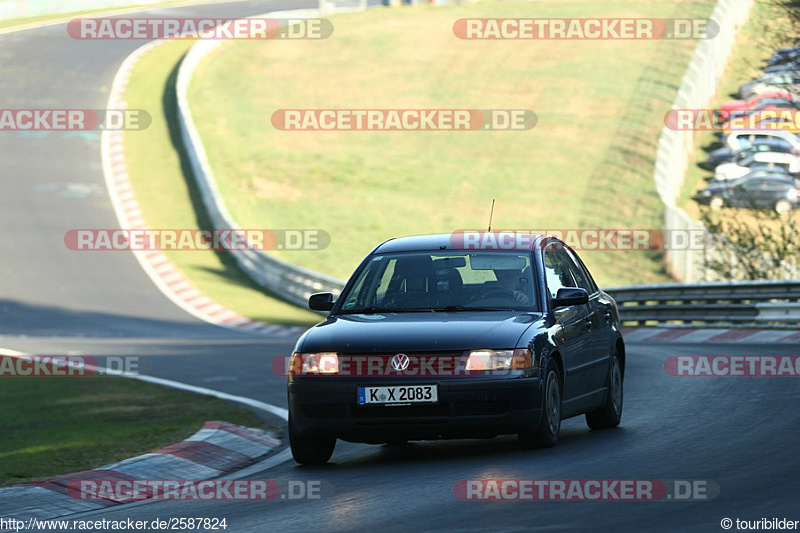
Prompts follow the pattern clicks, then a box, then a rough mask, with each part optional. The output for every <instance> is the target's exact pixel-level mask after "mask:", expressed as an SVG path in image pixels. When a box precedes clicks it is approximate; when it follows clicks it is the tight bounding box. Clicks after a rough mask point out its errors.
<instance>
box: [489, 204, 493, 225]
mask: <svg viewBox="0 0 800 533" xmlns="http://www.w3.org/2000/svg"><path fill="white" fill-rule="evenodd" d="M493 216H494V198H492V211H491V213H489V231H492V217H493Z"/></svg>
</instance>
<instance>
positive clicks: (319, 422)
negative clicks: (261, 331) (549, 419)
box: [288, 234, 624, 462]
mask: <svg viewBox="0 0 800 533" xmlns="http://www.w3.org/2000/svg"><path fill="white" fill-rule="evenodd" d="M536 239H537V240H536V241H534V244H533V246H531V249H532V251H530V252H529V253H531V255H532V262H531V265H532V270H533V277H534V283H535V284H537V285H538V290H537V291H534V292H535V294H538V295H539V296H538V299H539V300H540V301H539V302H538V307H537V308H538V309H541V310H542V311H541V312H532V311H527V312H522V311H513V310H507V311H454V312H447V311H438V312H427V311H426V312H407V313H383V314H379V315H369V316H365V315H358V314H341V313H339V310H340V308H341V306H342V302H343V301H344V298H340V299H339V300H338V301H337V302H336V303H335V304H334V305H333V309H332V310H331V312H330V314H329V316H328V318H327V319H325V320H323V321H322V322H320V323H319V324H317V325H316V326H314V327H312V328H311V329H309V330H308V331H306V332H305V333H304V334H303V335H302V336H301V337H300V339H299V340H298V341H297V344H296V346H295V350H294V351H295V353H316V352H338V353H340V354H358V355H368V354H376V355H387V356H390V355H394V354H396V353H400V352H402V353H407V354H412V353H413V354H421V353H425V354H436V353H443V354H444V353H447V354H464V353H466V352H468V351H469V350H474V349H498V350H499V349H514V348H530V349H531V351H532V353H533V359H534V365H533V367H532V368H531V369H526V370H511V371H508V372H506V373H504V374H503V375H495V374H492V373H480V374H478V375H470V376H448V377H442V376H438V377H435V378H430V377H424V378H419V379H418V378H414V379H411V380H409V378H397V377H386V376H381V377H369V378H364V377H351V376H302V375H294V376H290V377H289V380H288V396H289V411H290V422H291V423H290V426H291V427H292V428H293V431H294V432H295V434H296V435H307V436H318V437H323V438H330V437H335V438H340V439H344V440H350V441H356V442H369V443H380V442H393V441H397V440H402V441H404V440H417V439H436V438H458V437H492V436H495V435H498V434H507V433H519V432H521V431H523V430H524V429H525V428H527V427H530V426H532V425H533V426H535V425H536V424H537V423H538V421H539V420H540V417H541V416H542V409H541V405H540V403H541V397H542V380H543V377H544V370H545V369H546V368H547V365H548V362H549V361H550V360H553V361H554V362H555V364H556V366H557V368H558V370H559V373H560V375H561V383H562V389H563V395H562V396H563V401H562V406H563V407H562V418H568V417H571V416H576V415H580V414H583V413H587V412H590V411H593V410H596V409H599V407H600V406H601V405H603V402H604V401H605V399H606V397H607V395H608V391H607V388H606V386H607V376H608V372H609V367H610V361H611V355H610V354H612V353H613V352H615V350H616V353H618V354H619V358H620V364H621V365H622V367H623V368H624V344H623V339H622V333H621V328H620V323H619V315H618V311H617V306H616V303H615V302H614V300H613V299H612V298H611V297H610V296H609V295H608V294H606V293H605V292H603V291H602V290H600V289H598V288H597V286H596V284H595V283H594V281H593V280H592V279H591V276H590V275H589V274H588V271H586V269H585V266H584V265H583V263H582V262H581V261H580V259H579V258H577V255H574V259H575V261H576V263H577V268H579V269H583V271H582V275H583V276H584V277H587V278H588V283H589V284H590V285H591V289H592V290H591V291H587V292H586V293H585V294H584V295H583V297H584V299H585V300H586V303H584V304H582V305H565V306H561V307H558V308H555V307H554V301H553V299H552V298H551V297H550V292H548V287H547V284H546V279H545V266H544V248H545V246H546V245H547V244H548V243H553V244H556V245H558V246H561V247H563V248H566V249H568V248H567V247H566V245H565V244H563V243H562V242H561V241H558V240H557V239H554V238H552V237H541V236H537V237H536ZM452 249H453V247H452V244H451V242H450V235H447V234H443V235H427V236H418V237H406V238H400V239H393V240H389V241H386V242H385V243H383V244H381V245H380V246H378V247H377V248H375V250H373V251H372V252H371V253H370V255H368V256H367V258H365V260H364V261H363V262H362V263H361V265H360V266H359V267H358V269H357V270H356V271H355V273H354V274H353V276H352V277H351V278H350V280H349V281H348V283H347V284H346V286H345V288H344V290H343V292H342V294H348V293H349V291H350V289H351V286H352V284H353V283H354V280H356V279H357V278H358V275H359V272H360V271H361V270H362V269H363V268H365V265H366V264H367V262H368V261H369V260H370V258H371V257H372V256H373V255H374V254H383V253H398V252H414V251H426V252H436V251H445V250H452ZM571 253H572V252H571ZM573 254H574V253H573ZM562 290H563V289H562ZM570 292H571V293H572V294H569V293H570ZM580 292H581V291H576V290H572V291H570V290H568V291H566V293H565V296H571V297H573V298H574V297H578V296H579V294H576V293H580ZM327 298H328V297H327V296H318V297H317V298H316V300H319V301H323V300H326V299H327ZM567 303H568V302H567ZM428 382H435V383H438V384H439V406H438V407H437V408H429V409H428V410H429V412H427V413H426V412H425V411H426V409H425V408H424V407H418V406H412V407H411V408H407V407H380V408H375V407H364V406H358V405H357V401H356V387H357V386H358V385H385V384H412V383H413V384H424V383H428ZM493 404H499V405H505V404H507V405H508V408H507V409H504V410H502V412H500V411H498V412H491V413H482V412H481V409H480V407H481V406H482V405H487V406H488V405H493ZM460 405H472V406H475V407H476V409H475V411H476V413H475V414H469V413H466V414H463V415H459V412H458V409H457V407H458V406H460ZM308 406H312V409H317V413H320V412H323V411H325V409H328V408H329V409H330V413H331V416H308V415H307V411H308ZM325 406H328V407H325ZM331 406H333V407H331ZM387 409H394V411H391V412H390V411H387ZM367 410H372V411H367ZM403 410H406V412H404V411H403ZM372 413H374V416H373V415H372ZM406 415H407V416H406ZM323 462H324V461H323Z"/></svg>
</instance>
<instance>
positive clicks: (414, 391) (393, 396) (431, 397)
mask: <svg viewBox="0 0 800 533" xmlns="http://www.w3.org/2000/svg"><path fill="white" fill-rule="evenodd" d="M438 402H439V388H438V386H437V385H396V386H389V387H359V388H358V404H359V405H406V404H409V403H438Z"/></svg>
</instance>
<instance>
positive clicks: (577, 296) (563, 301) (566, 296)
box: [553, 287, 589, 309]
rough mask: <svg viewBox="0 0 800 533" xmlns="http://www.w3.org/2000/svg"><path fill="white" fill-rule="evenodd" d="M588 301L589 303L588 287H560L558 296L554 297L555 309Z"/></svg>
mask: <svg viewBox="0 0 800 533" xmlns="http://www.w3.org/2000/svg"><path fill="white" fill-rule="evenodd" d="M587 303H589V293H588V292H586V289H579V288H577V287H570V288H563V289H558V292H557V293H556V297H555V298H553V309H556V308H558V307H567V306H570V305H583V304H587Z"/></svg>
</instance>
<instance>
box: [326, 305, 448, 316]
mask: <svg viewBox="0 0 800 533" xmlns="http://www.w3.org/2000/svg"><path fill="white" fill-rule="evenodd" d="M420 311H432V309H430V308H427V307H421V308H398V309H390V308H388V307H364V308H363V309H347V310H344V311H342V312H341V313H339V314H340V315H372V314H376V313H419V312H420Z"/></svg>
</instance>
